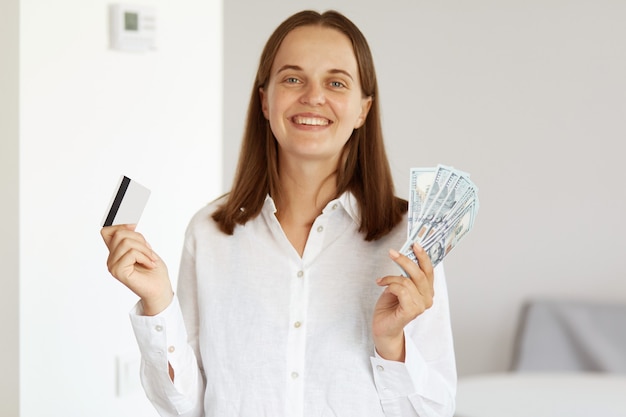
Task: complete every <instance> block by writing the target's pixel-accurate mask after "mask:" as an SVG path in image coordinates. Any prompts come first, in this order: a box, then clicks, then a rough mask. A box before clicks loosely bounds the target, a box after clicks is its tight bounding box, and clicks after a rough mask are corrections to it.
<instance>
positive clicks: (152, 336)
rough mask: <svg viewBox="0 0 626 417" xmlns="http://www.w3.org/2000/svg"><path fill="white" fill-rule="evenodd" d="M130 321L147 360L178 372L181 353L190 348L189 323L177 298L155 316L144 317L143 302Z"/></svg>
mask: <svg viewBox="0 0 626 417" xmlns="http://www.w3.org/2000/svg"><path fill="white" fill-rule="evenodd" d="M130 321H131V324H132V327H133V331H134V333H135V338H136V339H137V343H138V344H139V350H140V351H141V355H142V356H143V357H144V359H146V360H148V361H149V362H152V361H155V362H162V361H165V362H169V363H170V364H171V365H172V367H173V368H174V369H176V366H175V365H176V362H177V361H176V359H177V356H178V355H177V349H178V348H180V349H178V350H183V347H184V346H185V345H186V344H187V332H186V330H185V323H184V322H183V316H182V313H181V310H180V305H179V304H178V298H177V297H176V296H174V297H173V298H172V302H171V303H170V305H169V306H168V307H167V308H166V309H165V310H163V311H162V312H161V313H159V314H157V315H155V316H144V315H143V308H142V305H141V301H139V302H138V303H137V304H136V305H135V307H134V308H133V309H132V310H131V312H130Z"/></svg>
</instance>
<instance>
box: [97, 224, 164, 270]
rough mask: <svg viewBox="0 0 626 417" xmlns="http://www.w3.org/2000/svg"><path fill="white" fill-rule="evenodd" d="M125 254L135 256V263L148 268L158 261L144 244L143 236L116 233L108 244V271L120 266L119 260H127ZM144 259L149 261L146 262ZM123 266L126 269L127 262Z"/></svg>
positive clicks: (132, 233) (133, 233) (155, 255)
mask: <svg viewBox="0 0 626 417" xmlns="http://www.w3.org/2000/svg"><path fill="white" fill-rule="evenodd" d="M129 233H131V234H129ZM121 234H124V235H125V236H120V235H121ZM135 253H140V254H142V256H141V257H140V256H138V255H136V254H135ZM127 254H131V255H132V254H135V255H134V257H135V258H136V259H137V261H136V262H137V263H141V264H142V265H144V266H146V267H148V268H149V267H151V266H152V264H153V263H155V262H157V261H158V260H159V257H158V256H157V254H156V253H155V252H154V251H153V250H152V249H151V248H150V246H149V245H148V244H147V243H146V242H145V239H144V238H143V236H141V235H139V234H138V233H135V232H127V233H118V234H116V236H115V237H114V238H113V240H112V241H111V244H110V250H109V257H108V259H107V267H108V268H109V271H111V270H112V269H116V268H114V265H118V264H120V260H121V259H122V258H124V259H126V260H128V259H129V258H128V255H127ZM146 258H147V259H149V261H146V260H145V259H146ZM124 266H125V267H128V266H129V264H128V262H126V264H124ZM117 269H119V268H117Z"/></svg>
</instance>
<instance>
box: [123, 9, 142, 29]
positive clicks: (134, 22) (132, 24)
mask: <svg viewBox="0 0 626 417" xmlns="http://www.w3.org/2000/svg"><path fill="white" fill-rule="evenodd" d="M124 29H125V30H132V31H137V30H139V15H138V14H137V13H132V12H125V13H124Z"/></svg>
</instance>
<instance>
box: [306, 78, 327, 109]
mask: <svg viewBox="0 0 626 417" xmlns="http://www.w3.org/2000/svg"><path fill="white" fill-rule="evenodd" d="M300 101H301V102H302V103H303V104H308V105H310V106H319V105H321V104H324V103H325V102H326V96H325V95H324V89H323V87H322V86H321V85H319V84H317V83H309V84H308V85H307V86H306V88H305V89H304V90H303V91H302V97H301V98H300Z"/></svg>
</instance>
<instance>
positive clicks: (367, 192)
mask: <svg viewBox="0 0 626 417" xmlns="http://www.w3.org/2000/svg"><path fill="white" fill-rule="evenodd" d="M301 26H323V27H327V28H331V29H335V30H338V31H340V32H341V33H343V34H345V35H346V36H347V37H348V38H349V39H350V41H351V42H352V47H353V49H354V54H355V56H356V61H357V65H358V68H359V77H360V79H361V88H362V90H363V95H364V96H365V97H371V98H372V105H371V108H370V110H369V113H368V115H367V118H366V120H365V123H364V124H363V126H361V127H360V128H358V129H355V130H354V131H353V132H352V135H351V137H350V139H349V140H348V142H347V143H346V145H345V147H344V149H343V151H342V152H343V155H342V157H341V158H339V161H340V166H338V167H337V196H336V197H338V196H339V195H341V194H342V193H343V192H345V191H351V192H352V194H353V195H354V196H355V198H356V200H357V202H358V204H359V207H360V211H361V224H360V227H359V231H360V232H362V233H364V235H365V236H364V238H365V240H368V241H370V240H376V239H378V238H380V237H382V236H384V235H386V234H387V233H389V232H390V231H391V230H392V229H393V227H394V226H395V225H396V224H398V223H399V222H400V221H401V220H402V216H403V214H404V213H405V212H406V210H407V202H406V201H405V200H403V199H400V198H398V197H396V196H395V195H394V186H393V178H392V176H391V171H390V169H389V162H388V160H387V155H386V152H385V148H384V144H383V135H382V129H381V122H380V110H379V106H378V102H377V100H376V98H377V97H378V84H377V81H376V72H375V70H374V61H373V59H372V54H371V51H370V49H369V46H368V44H367V40H366V39H365V37H364V36H363V34H362V33H361V31H360V30H359V29H358V28H357V27H356V25H355V24H354V23H352V22H351V21H350V20H349V19H348V18H346V17H345V16H343V15H342V14H341V13H338V12H336V11H332V10H331V11H327V12H324V13H322V14H320V13H318V12H315V11H310V10H305V11H302V12H299V13H296V14H294V15H292V16H291V17H289V18H287V19H286V20H285V21H284V22H283V23H281V24H280V25H279V26H278V27H277V28H276V30H275V31H274V33H273V34H272V35H271V36H270V38H269V39H268V41H267V43H266V45H265V48H264V49H263V53H262V54H261V59H260V62H259V68H258V70H257V75H256V80H255V83H254V86H253V88H252V94H251V96H250V103H249V106H248V116H247V120H246V126H245V131H244V136H243V142H242V145H241V152H240V155H239V163H238V165H237V171H236V173H235V179H234V182H233V187H232V190H231V192H230V193H229V195H228V197H227V200H226V202H225V203H224V205H223V206H221V207H219V208H218V209H217V210H216V211H215V213H213V219H214V220H215V221H216V222H217V223H218V224H219V227H220V229H221V230H222V231H223V232H224V233H226V234H233V231H234V228H235V225H236V224H245V223H246V222H247V221H248V220H250V219H252V218H254V217H256V216H257V215H258V214H259V213H260V211H261V208H262V206H263V202H264V200H265V197H266V196H267V194H269V195H271V196H272V197H273V198H274V199H275V200H280V194H281V190H280V182H279V180H278V150H277V146H278V145H277V142H276V139H275V138H274V135H273V133H272V131H271V129H270V124H269V121H267V120H266V119H265V116H264V115H263V111H262V107H261V99H260V96H259V88H265V87H266V84H267V83H268V81H269V77H270V71H271V68H272V65H273V63H274V58H275V57H276V53H277V52H278V48H280V45H281V43H282V41H283V39H284V38H285V36H287V34H288V33H289V32H291V31H292V30H293V29H295V28H298V27H301Z"/></svg>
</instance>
